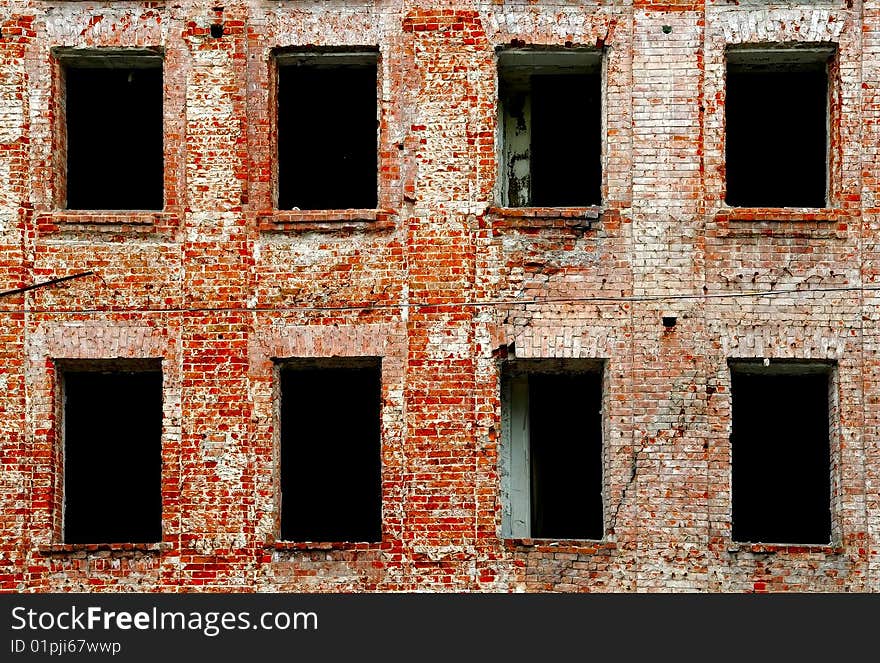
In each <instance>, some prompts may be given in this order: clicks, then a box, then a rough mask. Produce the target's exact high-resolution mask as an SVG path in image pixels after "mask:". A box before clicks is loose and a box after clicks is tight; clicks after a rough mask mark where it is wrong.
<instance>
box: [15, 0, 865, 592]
mask: <svg viewBox="0 0 880 663" xmlns="http://www.w3.org/2000/svg"><path fill="white" fill-rule="evenodd" d="M219 24H222V26H223V34H222V36H219V37H216V36H212V34H211V30H210V27H211V25H219ZM0 30H2V35H0V182H2V186H0V276H2V278H0V287H3V289H7V290H11V289H14V288H20V287H22V286H27V285H29V284H32V283H37V282H41V281H46V280H49V279H54V278H59V277H64V276H69V275H73V274H78V273H81V272H93V274H92V275H89V276H83V277H81V278H77V279H73V280H70V281H67V282H64V283H61V284H57V285H54V286H47V287H44V288H39V289H36V290H31V291H29V292H26V293H24V294H15V295H10V296H4V297H2V298H0V330H2V334H0V337H2V340H3V343H2V345H0V355H2V360H0V588H2V589H3V590H5V591H152V590H157V591H181V590H192V589H204V590H214V591H284V592H288V591H415V590H420V591H490V592H508V591H713V592H717V591H731V592H742V591H873V590H875V589H877V588H880V562H878V551H880V499H878V495H880V446H878V443H880V396H878V395H880V379H878V376H880V314H878V313H877V311H878V310H880V308H878V305H880V293H878V292H877V290H876V289H875V288H876V287H877V286H876V282H877V278H878V274H880V216H878V215H880V201H878V191H880V149H878V145H880V128H878V127H880V3H878V2H876V1H875V0H864V1H862V0H827V1H825V0H821V1H820V0H815V1H806V0H805V1H804V2H801V3H783V4H777V3H772V4H768V3H764V2H760V1H759V0H739V2H736V1H734V0H731V1H727V0H714V1H711V2H691V1H678V0H667V1H665V2H653V1H643V0H627V1H621V2H617V1H614V0H608V1H606V0H600V1H598V2H593V3H584V2H576V1H574V0H555V1H553V2H540V1H537V0H534V1H533V0H481V1H469V2H468V1H465V0H446V1H445V2H418V1H416V0H372V1H371V0H332V1H329V2H317V1H314V0H282V1H280V2H262V1H258V0H252V1H250V2H240V1H233V2H229V3H223V4H222V6H220V3H200V2H193V1H191V0H184V1H183V2H180V3H167V4H166V3H163V2H90V1H83V2H62V1H56V2H48V1H46V2H44V1H40V0H30V1H28V0H4V1H3V2H2V4H0ZM795 42H804V43H809V44H820V45H827V46H833V47H834V48H835V52H836V55H835V59H834V62H833V65H832V68H831V74H830V76H831V79H832V81H831V84H830V89H831V94H830V97H831V99H830V106H831V114H830V116H831V118H832V125H831V126H830V128H829V138H830V140H829V146H830V150H829V151H830V156H829V169H828V171H829V174H828V177H829V189H828V191H829V193H828V198H829V201H828V205H827V207H826V208H822V209H809V210H806V209H797V208H788V209H784V210H774V209H759V208H751V209H739V208H736V209H734V208H728V207H726V206H725V205H724V190H725V164H724V160H725V159H724V154H725V152H724V124H725V119H724V108H725V64H724V58H725V55H724V54H725V49H726V48H728V47H730V46H733V45H749V44H754V45H761V44H792V43H795ZM511 44H517V45H525V46H540V45H543V46H557V47H560V48H565V47H566V46H572V45H574V46H588V47H593V48H598V49H601V51H602V53H603V56H604V71H603V83H602V87H603V98H604V101H603V109H604V110H603V116H604V119H603V132H604V146H603V153H602V164H603V174H602V184H601V186H602V201H603V202H602V206H601V208H600V209H598V210H589V211H587V212H584V211H581V212H578V211H574V212H571V213H570V214H571V215H570V216H566V215H565V213H563V212H562V211H559V210H553V209H535V208H528V209H515V208H514V209H512V208H502V207H500V206H499V201H498V199H497V190H498V188H497V182H498V178H499V164H498V158H497V153H498V149H499V148H498V131H497V129H498V126H497V125H498V120H497V106H498V84H497V75H496V49H498V48H502V47H507V46H510V45H511ZM307 47H348V48H352V49H356V48H362V47H367V48H378V53H379V58H378V62H379V65H378V99H379V119H380V121H379V133H378V154H379V166H378V172H379V185H378V208H377V209H376V210H368V211H363V210H361V211H354V212H352V211H338V212H336V211H332V210H331V211H319V212H314V211H311V212H310V211H305V212H303V211H297V210H288V211H279V210H275V209H273V205H274V203H273V200H275V198H274V195H275V194H274V191H275V186H276V182H277V170H276V167H275V154H276V151H275V144H276V143H275V140H276V138H275V131H276V118H275V113H274V108H275V105H274V104H275V60H274V53H275V52H276V51H277V49H280V48H307ZM62 48H63V49H80V48H82V49H99V48H114V49H121V48H153V49H161V53H162V57H163V86H164V100H163V104H164V135H165V143H164V201H165V206H164V209H163V210H161V211H159V212H131V213H128V212H125V211H115V212H100V211H97V212H90V211H77V210H67V209H65V205H64V200H65V192H64V188H65V181H64V177H63V170H64V160H65V149H66V143H65V136H64V123H63V114H64V104H63V93H62V89H61V83H60V80H61V79H60V75H59V71H60V69H59V65H58V62H57V58H56V57H55V55H54V54H55V53H56V51H57V49H62ZM307 101H308V100H304V103H307ZM132 131H137V127H132ZM304 131H308V128H307V127H306V128H304ZM118 140H120V141H125V140H126V137H125V136H124V135H122V136H119V137H118ZM134 184H136V183H133V185H134ZM338 184H339V186H340V187H344V186H345V182H342V181H340V182H339V183H338ZM591 211H598V212H599V214H598V218H596V219H589V218H588V219H586V220H585V219H584V218H583V217H584V216H589V212H591ZM766 290H772V291H774V292H778V291H791V292H787V293H785V292H784V293H782V294H775V295H772V296H763V297H762V296H754V295H753V294H752V293H755V292H756V291H766ZM663 316H666V317H676V318H677V323H676V324H675V326H672V327H667V326H664V325H663V324H662V323H661V318H662V317H663ZM337 356H338V357H363V356H368V357H381V359H382V386H381V403H382V406H381V422H382V423H381V431H382V434H381V463H382V470H381V484H382V541H381V543H378V542H377V543H335V542H330V543H315V544H311V543H290V542H278V541H277V539H278V533H279V529H278V528H279V509H278V491H279V488H278V483H279V470H278V426H279V421H278V418H279V415H278V400H279V389H278V381H277V369H276V366H277V364H276V360H277V359H283V358H293V357H318V358H320V357H337ZM514 356H515V357H516V358H518V359H528V358H535V359H537V358H582V359H598V360H602V361H603V362H604V366H605V369H604V376H603V381H604V383H603V397H602V399H603V400H602V409H603V423H602V427H603V470H604V473H603V496H604V506H603V512H604V529H605V536H604V538H603V539H602V540H601V541H568V540H566V541H550V540H530V539H511V538H505V537H504V536H503V535H502V512H503V510H504V504H503V500H504V498H503V492H502V483H503V476H502V475H503V473H504V469H503V467H502V463H501V451H500V449H501V445H502V444H503V443H504V442H503V435H502V430H503V425H502V421H503V413H502V410H503V402H502V396H501V376H502V372H503V367H504V364H505V362H507V361H510V360H511V359H512V358H513V357H514ZM106 358H161V359H162V371H163V380H164V384H163V413H164V414H163V422H162V428H163V435H162V452H161V453H162V479H161V481H162V531H163V535H162V542H161V543H160V544H155V545H142V544H141V545H131V544H129V545H124V544H126V542H118V543H116V544H113V545H93V546H88V545H72V544H64V543H63V539H62V535H61V534H62V529H61V528H62V525H61V518H62V498H61V492H62V482H61V468H62V466H63V458H62V447H63V444H62V441H61V439H60V430H61V429H60V423H59V421H58V419H59V411H60V410H59V408H60V405H59V402H58V400H59V398H58V386H57V378H58V375H57V373H58V371H57V365H58V361H59V360H65V359H106ZM763 358H769V359H771V360H776V359H802V360H823V361H831V362H834V365H835V372H834V379H833V384H832V389H833V391H834V394H833V396H832V401H833V403H834V404H835V405H834V407H833V408H832V413H831V416H832V425H831V437H830V442H831V471H832V479H831V500H830V504H831V511H832V541H831V543H830V544H828V545H800V546H788V545H778V546H776V545H755V544H742V543H735V542H734V541H733V540H732V537H731V507H730V503H731V478H730V475H731V460H730V458H731V447H730V442H729V434H730V422H731V397H730V380H731V378H730V370H729V368H728V361H729V360H731V359H763ZM345 408H346V404H345V403H344V402H340V403H339V413H340V416H345ZM332 425H333V422H332V421H328V422H327V426H328V427H330V426H332ZM110 498H111V499H113V498H114V496H110Z"/></svg>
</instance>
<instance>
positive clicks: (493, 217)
mask: <svg viewBox="0 0 880 663" xmlns="http://www.w3.org/2000/svg"><path fill="white" fill-rule="evenodd" d="M486 212H487V214H488V215H489V219H490V222H491V224H492V226H493V228H495V229H498V230H502V229H504V228H592V227H594V226H595V225H597V224H598V223H600V222H601V221H602V219H603V216H604V215H605V210H604V209H603V208H602V207H599V206H592V207H490V208H489V209H488V210H486Z"/></svg>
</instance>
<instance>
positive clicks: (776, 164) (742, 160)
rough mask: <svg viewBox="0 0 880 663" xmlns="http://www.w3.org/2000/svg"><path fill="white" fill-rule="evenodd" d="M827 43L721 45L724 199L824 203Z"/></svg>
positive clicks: (751, 203) (746, 203) (741, 203)
mask: <svg viewBox="0 0 880 663" xmlns="http://www.w3.org/2000/svg"><path fill="white" fill-rule="evenodd" d="M833 54H834V51H833V50H832V49H830V48H825V47H821V48H789V49H778V50H756V49H737V50H730V51H728V53H727V93H726V95H727V98H726V102H725V103H726V124H727V135H726V138H725V145H726V177H727V196H726V202H727V204H728V205H731V206H734V207H826V206H827V204H828V202H827V201H828V173H829V165H828V154H829V142H830V141H829V138H828V129H829V124H828V122H829V120H828V117H829V76H828V68H829V61H830V59H831V57H832V56H833Z"/></svg>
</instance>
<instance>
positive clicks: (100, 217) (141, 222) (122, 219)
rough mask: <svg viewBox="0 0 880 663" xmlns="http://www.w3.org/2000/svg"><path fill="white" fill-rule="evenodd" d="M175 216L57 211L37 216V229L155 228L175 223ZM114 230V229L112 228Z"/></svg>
mask: <svg viewBox="0 0 880 663" xmlns="http://www.w3.org/2000/svg"><path fill="white" fill-rule="evenodd" d="M176 220H177V215H176V214H172V213H170V212H160V211H143V210H131V211H129V210H57V211H54V212H44V213H42V214H38V215H37V227H39V228H40V229H41V230H43V231H46V230H53V229H56V230H57V229H58V227H59V226H66V225H84V226H97V227H105V226H110V227H113V226H149V227H152V226H156V225H170V224H173V223H175V222H176ZM114 229H116V228H114Z"/></svg>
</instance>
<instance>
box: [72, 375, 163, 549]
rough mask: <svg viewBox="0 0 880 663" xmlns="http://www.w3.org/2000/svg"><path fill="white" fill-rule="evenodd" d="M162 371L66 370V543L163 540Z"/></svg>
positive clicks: (150, 541)
mask: <svg viewBox="0 0 880 663" xmlns="http://www.w3.org/2000/svg"><path fill="white" fill-rule="evenodd" d="M159 366H160V365H159V363H158V362H148V363H147V362H139V363H138V365H137V366H136V368H132V369H131V370H129V367H127V366H126V363H125V362H113V363H112V365H111V364H108V365H107V366H105V367H103V368H100V369H96V368H95V366H94V365H93V364H92V365H90V366H89V367H88V368H85V367H84V368H82V369H78V368H77V367H76V365H75V364H74V363H70V364H66V365H64V366H63V367H62V373H61V376H62V392H63V421H64V518H63V522H64V535H63V536H64V542H65V543H113V542H117V543H153V542H159V541H161V540H162V492H161V490H162V486H161V473H162V372H161V369H160V367H159Z"/></svg>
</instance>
